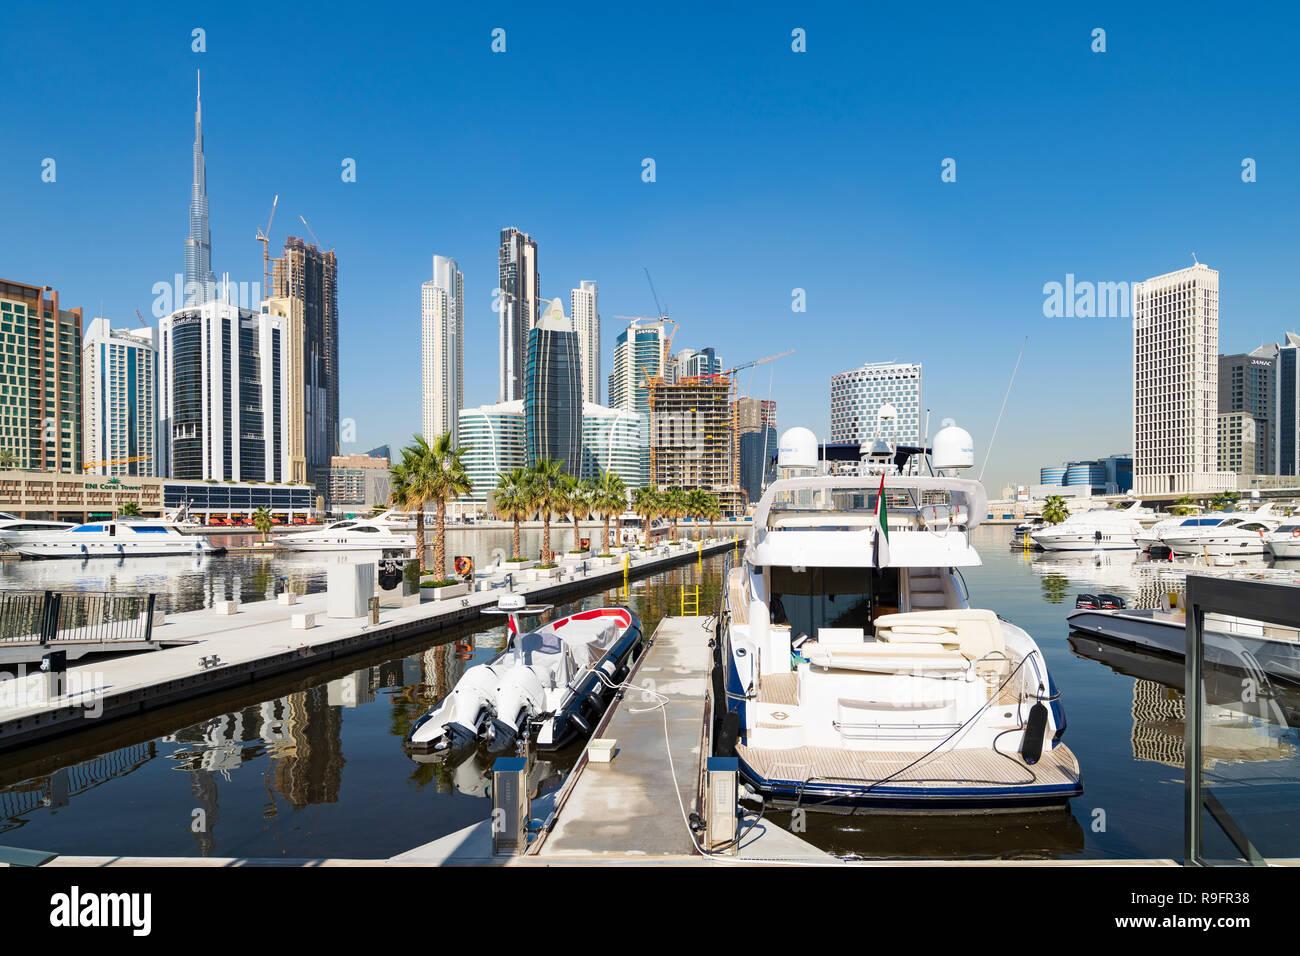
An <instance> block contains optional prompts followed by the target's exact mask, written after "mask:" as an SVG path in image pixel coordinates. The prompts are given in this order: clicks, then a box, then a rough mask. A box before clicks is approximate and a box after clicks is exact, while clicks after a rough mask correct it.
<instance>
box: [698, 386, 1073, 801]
mask: <svg viewBox="0 0 1300 956" xmlns="http://www.w3.org/2000/svg"><path fill="white" fill-rule="evenodd" d="M886 408H888V406H886ZM796 432H799V433H804V434H805V435H809V438H810V439H811V436H810V434H809V433H807V432H806V430H804V429H794V430H792V431H791V432H787V433H786V434H785V435H783V436H782V438H781V441H780V442H779V449H780V451H779V452H778V471H779V472H780V473H781V474H780V475H779V476H778V478H777V479H776V480H775V481H774V482H773V483H772V484H771V485H770V486H769V487H768V489H767V491H766V492H765V493H764V495H763V497H762V499H761V500H760V501H759V504H758V506H757V507H756V509H755V511H754V521H753V527H752V529H751V531H750V534H749V536H748V539H747V542H746V545H745V548H744V552H743V558H742V561H741V564H740V565H739V566H738V567H734V568H730V569H729V570H728V571H727V574H726V578H725V586H724V588H723V607H722V612H721V614H720V616H719V623H718V631H719V640H718V642H717V646H716V650H715V662H716V664H715V671H714V677H713V687H714V694H715V698H716V699H725V702H726V704H725V706H726V709H727V711H728V714H727V718H726V720H727V723H726V724H725V725H724V726H723V727H722V729H721V731H720V733H719V734H718V735H717V738H718V740H719V744H718V746H717V748H716V750H715V752H717V755H719V756H733V755H734V756H735V757H737V758H738V764H739V769H740V773H741V775H742V777H743V778H744V780H745V782H746V784H747V785H748V786H749V787H751V788H752V789H753V790H755V791H757V793H758V794H760V795H761V796H762V797H763V799H764V800H765V802H767V803H769V804H771V805H775V806H797V807H801V808H804V809H808V810H830V811H838V812H852V811H855V810H860V809H862V810H885V811H895V812H915V811H937V812H944V813H952V812H967V811H969V812H989V811H1012V810H1014V811H1019V810H1025V809H1035V808H1044V807H1059V806H1062V805H1064V804H1065V803H1067V802H1068V801H1069V799H1070V798H1072V797H1074V796H1077V795H1078V794H1080V793H1082V791H1083V782H1082V774H1081V771H1080V768H1079V762H1078V760H1077V759H1076V758H1075V756H1074V754H1073V753H1071V751H1070V750H1069V748H1067V747H1066V746H1065V744H1064V743H1062V735H1063V734H1064V732H1065V713H1064V709H1063V708H1062V705H1061V700H1060V694H1059V693H1058V692H1057V690H1056V686H1055V684H1054V683H1053V681H1052V677H1051V674H1050V673H1049V671H1048V667H1047V662H1046V660H1045V658H1044V657H1043V654H1042V652H1041V651H1040V650H1039V648H1038V645H1037V644H1036V643H1035V641H1034V639H1033V637H1031V636H1030V635H1029V634H1028V633H1027V632H1026V631H1024V630H1023V629H1022V628H1020V627H1017V626H1016V625H1015V624H1013V623H1011V622H1010V621H1007V620H1004V619H1002V618H1001V617H999V616H998V615H997V613H996V612H994V611H993V610H991V609H988V608H981V607H978V606H974V605H972V604H971V602H970V600H969V595H968V592H967V589H966V585H965V581H964V579H963V578H962V574H961V569H962V568H966V567H976V566H978V565H979V564H980V563H981V562H980V557H979V554H978V552H976V550H975V549H974V548H973V547H972V546H971V544H970V541H969V539H968V535H969V532H970V531H971V530H972V529H973V528H975V527H976V526H977V525H978V524H979V523H980V521H981V519H983V518H984V516H985V515H986V514H987V507H988V506H987V498H986V496H985V492H984V488H983V486H982V485H981V484H980V483H979V482H978V481H972V480H969V479H962V478H956V477H947V476H945V475H942V474H941V475H934V474H930V475H905V474H900V473H899V472H901V471H902V470H903V467H904V466H902V465H898V464H896V463H895V461H894V454H893V449H892V446H891V447H882V444H883V445H884V446H888V445H889V443H888V442H887V441H884V440H881V439H878V440H877V441H876V442H875V443H873V445H872V446H871V448H870V449H867V448H865V446H864V454H863V461H862V474H861V475H860V476H816V475H813V476H808V477H804V476H799V477H795V475H798V474H800V472H803V473H805V474H806V473H807V472H809V471H815V470H816V468H817V467H818V462H817V449H816V444H815V439H811V441H812V448H811V450H809V449H808V448H807V447H804V446H803V444H802V443H803V442H804V441H805V440H806V439H804V438H803V437H802V436H800V435H796V434H795V433H796ZM931 464H932V465H933V468H937V469H939V470H940V471H943V470H944V469H952V470H956V469H960V468H966V467H970V466H971V464H973V446H972V442H971V438H970V435H969V434H968V433H966V432H965V431H964V430H962V429H959V428H956V426H955V425H952V424H950V423H946V425H945V428H944V429H943V430H941V431H940V432H939V433H938V434H937V435H936V436H935V439H934V453H933V457H932V459H931ZM733 734H734V737H733V736H731V735H733ZM733 739H734V741H735V743H734V754H733V753H729V752H727V751H728V750H730V749H732V746H731V744H730V740H733ZM718 751H720V752H718Z"/></svg>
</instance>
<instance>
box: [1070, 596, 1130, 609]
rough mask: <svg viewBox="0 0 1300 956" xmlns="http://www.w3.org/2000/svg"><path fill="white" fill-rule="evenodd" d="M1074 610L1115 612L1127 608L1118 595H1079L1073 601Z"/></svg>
mask: <svg viewBox="0 0 1300 956" xmlns="http://www.w3.org/2000/svg"><path fill="white" fill-rule="evenodd" d="M1074 607H1075V609H1076V610H1084V611H1117V610H1119V609H1120V608H1125V607H1128V605H1127V604H1125V603H1124V599H1123V598H1122V597H1120V596H1119V595H1118V594H1080V595H1079V596H1078V597H1076V598H1075V599H1074Z"/></svg>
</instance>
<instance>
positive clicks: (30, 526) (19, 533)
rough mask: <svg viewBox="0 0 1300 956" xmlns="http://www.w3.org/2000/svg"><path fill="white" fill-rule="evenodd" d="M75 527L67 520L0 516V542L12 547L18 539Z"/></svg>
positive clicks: (22, 539)
mask: <svg viewBox="0 0 1300 956" xmlns="http://www.w3.org/2000/svg"><path fill="white" fill-rule="evenodd" d="M72 527H75V526H74V525H73V524H71V523H70V522H67V521H33V520H31V519H28V518H0V543H2V544H6V545H9V546H10V547H12V546H13V545H15V544H17V543H18V542H19V541H28V540H30V539H31V538H32V537H33V536H37V537H39V536H41V535H46V534H49V533H50V532H51V531H66V530H67V529H69V528H72Z"/></svg>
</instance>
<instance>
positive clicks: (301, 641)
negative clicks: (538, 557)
mask: <svg viewBox="0 0 1300 956" xmlns="http://www.w3.org/2000/svg"><path fill="white" fill-rule="evenodd" d="M734 547H736V542H735V541H734V540H733V539H726V540H719V539H715V540H713V541H711V542H706V543H703V545H701V544H700V543H699V542H693V541H692V542H687V543H686V544H685V546H684V547H681V548H676V549H667V550H666V548H665V547H658V548H656V549H655V550H654V551H652V552H645V553H637V554H634V555H630V558H631V560H630V567H629V571H628V574H629V578H642V577H645V576H646V575H649V574H653V573H655V572H658V571H662V570H666V569H668V568H671V567H675V566H680V565H685V564H688V563H690V562H692V561H696V560H699V559H700V558H701V557H710V556H712V555H716V554H721V553H724V552H726V551H728V550H730V549H732V548H734ZM623 573H624V572H623V568H622V565H621V563H619V564H613V565H606V566H603V567H590V566H589V567H588V570H587V571H586V572H583V571H582V570H581V567H580V566H578V567H573V566H570V567H567V568H565V573H564V574H563V575H562V576H561V577H559V578H554V579H544V580H539V581H531V582H519V581H517V579H518V577H519V575H518V574H517V573H516V574H514V578H515V583H514V584H513V590H514V591H515V592H517V593H521V594H525V595H527V596H528V599H529V601H530V602H533V603H536V602H546V603H560V602H563V601H566V600H572V599H574V598H576V597H579V596H582V595H584V594H588V593H591V592H592V591H598V590H601V589H604V588H608V587H611V586H614V585H617V584H618V583H619V582H620V581H621V580H622V578H623ZM506 576H507V572H505V571H503V570H497V569H493V570H492V571H491V572H490V573H489V572H481V573H480V576H479V578H478V581H477V582H476V583H479V582H483V581H486V582H488V586H489V589H488V590H477V591H473V592H471V593H469V594H465V595H461V596H457V597H453V598H450V599H447V600H441V601H423V602H421V603H419V604H416V605H411V606H408V607H403V608H383V609H381V611H380V615H379V623H378V624H371V623H370V622H369V618H342V619H340V618H330V617H328V616H326V613H325V608H326V595H325V594H313V595H308V596H305V597H300V598H298V600H297V602H296V603H295V604H292V605H283V604H280V603H278V602H277V601H258V602H254V603H250V604H243V605H240V606H239V607H238V610H237V613H234V614H219V613H216V611H215V610H214V609H204V610H200V611H190V612H185V613H181V614H173V615H168V616H167V619H166V623H165V624H163V625H162V626H161V627H159V628H157V630H156V631H155V634H154V636H155V638H156V639H157V640H159V641H166V642H167V643H168V644H171V645H173V646H170V647H166V648H164V649H160V650H154V651H146V652H142V653H138V654H131V655H126V656H121V657H115V658H111V659H89V660H87V661H85V662H81V663H78V664H77V665H76V666H70V667H69V668H68V670H67V674H66V683H65V686H64V688H63V691H64V692H63V694H62V696H59V697H57V698H54V699H50V698H49V697H48V696H47V693H46V686H47V680H48V678H47V675H44V674H41V673H30V672H29V673H27V674H19V675H17V676H15V674H14V672H10V673H9V674H0V678H4V679H0V751H4V750H8V749H12V748H15V747H20V746H25V745H28V744H32V743H36V742H38V741H41V740H45V739H48V738H51V737H55V736H58V735H62V734H70V733H76V732H78V731H82V730H89V729H92V728H94V727H97V726H102V724H103V723H105V722H107V721H110V720H114V719H118V718H123V717H128V716H132V715H136V714H140V713H143V712H145V711H148V710H151V709H155V708H159V707H164V706H167V705H170V704H175V703H178V702H180V701H184V700H188V699H192V698H197V697H201V696H203V695H206V694H211V693H216V692H219V691H223V690H229V689H232V688H237V687H239V686H242V685H247V684H250V683H252V682H255V681H258V680H260V679H263V678H266V677H271V676H273V675H278V674H283V673H286V672H289V671H293V670H299V669H304V668H309V667H313V666H316V665H319V664H322V663H325V662H328V661H330V660H333V659H335V658H339V657H344V656H347V655H350V654H355V653H357V652H360V651H365V650H369V649H372V648H376V647H382V646H385V645H390V644H394V643H397V642H399V641H405V640H409V639H410V638H412V637H417V636H421V635H425V634H435V633H437V632H439V631H441V630H445V629H448V628H453V627H457V626H460V625H464V624H465V623H467V622H471V621H475V620H477V619H478V618H479V617H481V616H482V612H483V611H484V609H486V608H490V607H494V606H495V605H496V603H497V601H498V599H499V598H500V596H501V595H502V594H503V593H505V590H504V589H505V588H506V587H507V580H506ZM480 586H481V585H480ZM304 613H305V614H311V615H314V617H315V624H316V626H314V627H312V628H310V629H297V628H295V627H293V618H294V616H295V615H299V614H304ZM490 620H491V621H492V623H494V624H499V623H500V620H499V619H498V618H491V619H490Z"/></svg>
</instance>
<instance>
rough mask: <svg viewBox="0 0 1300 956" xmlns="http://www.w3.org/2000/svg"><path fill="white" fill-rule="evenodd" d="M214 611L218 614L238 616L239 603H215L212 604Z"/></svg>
mask: <svg viewBox="0 0 1300 956" xmlns="http://www.w3.org/2000/svg"><path fill="white" fill-rule="evenodd" d="M212 610H213V611H215V612H216V613H217V614H238V613H239V602H238V601H214V602H213V604H212Z"/></svg>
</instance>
